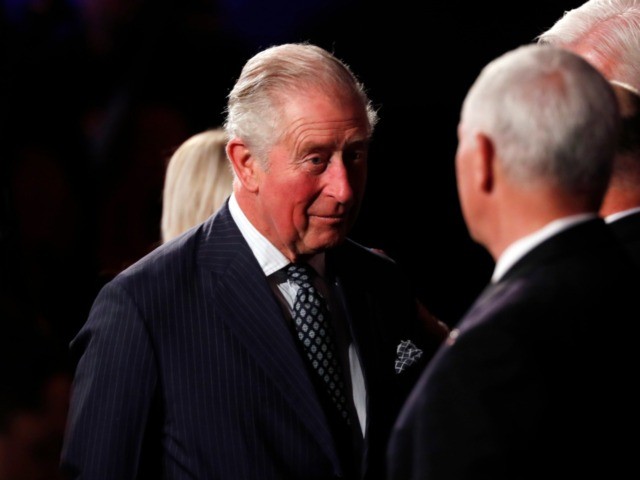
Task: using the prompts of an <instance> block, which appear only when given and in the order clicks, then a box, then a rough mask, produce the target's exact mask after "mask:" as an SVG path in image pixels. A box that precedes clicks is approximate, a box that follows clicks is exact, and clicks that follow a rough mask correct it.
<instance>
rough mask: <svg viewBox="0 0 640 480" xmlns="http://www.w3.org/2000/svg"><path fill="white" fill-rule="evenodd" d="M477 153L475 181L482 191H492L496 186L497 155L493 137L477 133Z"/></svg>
mask: <svg viewBox="0 0 640 480" xmlns="http://www.w3.org/2000/svg"><path fill="white" fill-rule="evenodd" d="M476 145H477V150H476V152H477V155H476V157H475V165H474V172H475V181H476V185H477V186H478V187H479V188H480V190H481V191H483V192H485V193H491V192H492V191H493V189H494V188H495V180H496V170H495V168H496V166H497V164H496V157H495V146H494V144H493V141H492V140H491V138H489V137H488V136H486V135H485V134H483V133H477V134H476Z"/></svg>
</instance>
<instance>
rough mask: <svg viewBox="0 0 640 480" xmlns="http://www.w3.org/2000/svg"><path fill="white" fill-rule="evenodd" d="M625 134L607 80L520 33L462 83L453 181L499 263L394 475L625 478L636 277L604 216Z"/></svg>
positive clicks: (400, 425)
mask: <svg viewBox="0 0 640 480" xmlns="http://www.w3.org/2000/svg"><path fill="white" fill-rule="evenodd" d="M619 132H620V115H619V111H618V105H617V101H616V97H615V95H614V92H613V89H612V87H611V85H610V84H609V82H607V80H606V79H605V78H604V77H603V76H602V75H601V74H600V73H599V72H598V71H597V70H596V69H594V68H593V67H592V66H591V65H590V64H589V63H588V62H586V61H585V60H584V59H583V58H581V57H580V56H577V55H575V54H573V53H571V52H569V51H567V50H564V49H560V48H554V47H551V46H542V45H537V44H530V45H526V46H521V47H519V48H516V49H514V50H512V51H509V52H507V53H505V54H503V55H501V56H499V57H498V58H497V59H495V60H494V61H492V62H490V63H489V64H488V65H487V66H486V67H485V68H484V69H483V70H482V72H481V73H480V75H479V76H478V78H477V79H476V81H475V82H474V83H473V85H472V86H471V88H470V90H469V92H468V93H467V96H466V98H465V100H464V102H463V106H462V111H461V117H460V123H459V125H458V147H457V151H456V159H455V162H456V180H457V185H458V194H459V199H460V204H461V208H462V212H463V216H464V219H465V222H466V224H467V227H468V230H469V233H470V235H471V237H472V238H473V239H474V240H475V241H476V242H478V243H479V244H480V245H482V246H483V247H485V248H486V249H487V251H488V252H489V253H490V254H491V256H492V257H493V258H494V260H495V261H496V264H495V270H494V273H493V276H492V278H491V283H490V284H489V285H488V286H487V288H486V289H485V290H484V291H483V292H482V293H481V294H480V296H479V297H478V299H477V300H476V301H475V302H474V304H473V305H472V306H471V308H470V309H469V311H468V312H467V313H466V314H465V315H464V316H463V317H462V319H461V320H460V322H459V323H458V324H457V325H456V326H455V328H454V329H452V331H451V334H450V335H449V338H448V339H447V340H446V341H445V342H444V343H443V345H442V346H441V347H440V349H439V350H438V352H437V353H436V354H435V356H434V358H433V359H432V361H431V362H430V363H429V365H428V366H427V367H426V369H425V371H424V372H423V374H422V376H421V378H420V379H419V381H418V383H417V385H416V387H415V388H414V389H413V391H412V392H411V394H410V396H409V398H408V400H407V402H406V403H405V406H404V407H403V408H402V410H401V413H400V414H399V417H398V419H397V422H396V424H395V426H394V429H393V431H392V435H391V439H390V442H389V447H388V451H387V454H388V465H389V470H388V474H389V475H388V478H389V479H391V480H400V479H414V480H415V479H430V480H442V479H451V480H454V479H455V480H459V479H462V478H474V479H485V478H486V479H488V478H491V479H494V480H500V479H505V480H506V479H510V480H511V479H514V478H517V479H540V478H548V477H553V478H586V477H588V476H595V477H599V478H621V477H622V476H623V472H625V471H627V469H629V468H630V467H632V466H631V465H630V463H629V462H630V461H631V459H633V458H634V455H633V453H632V451H631V444H632V443H633V442H630V441H629V440H628V439H629V438H632V437H631V435H632V432H634V431H635V430H636V429H637V426H638V422H637V413H635V412H636V410H637V403H636V402H637V396H635V397H634V395H635V394H634V393H633V391H634V390H635V388H631V387H632V386H633V385H632V384H633V382H632V381H631V379H632V378H635V375H634V372H635V370H636V369H637V358H636V355H635V354H633V353H632V352H633V351H634V350H635V349H634V348H633V346H632V343H631V342H632V341H633V342H635V337H634V336H633V335H629V332H630V331H631V330H632V329H635V326H634V324H635V323H636V321H637V314H636V309H635V308H634V307H633V305H634V304H635V303H636V297H637V292H638V291H640V290H639V288H640V283H639V280H638V275H637V273H636V269H635V268H634V267H633V265H632V263H631V262H630V259H629V257H628V255H627V254H626V252H625V251H624V249H623V248H622V247H621V245H620V244H619V243H618V242H617V241H616V240H615V238H614V237H613V235H612V234H611V231H610V230H609V229H608V228H607V227H606V225H605V223H604V221H603V220H602V219H601V218H600V217H599V216H598V209H599V208H600V205H601V203H602V199H603V197H604V192H605V189H606V186H607V183H608V179H609V175H610V171H611V165H612V160H613V156H614V153H615V149H616V145H617V141H618V134H619ZM632 357H633V358H632ZM618 429H619V430H618ZM625 442H626V443H625Z"/></svg>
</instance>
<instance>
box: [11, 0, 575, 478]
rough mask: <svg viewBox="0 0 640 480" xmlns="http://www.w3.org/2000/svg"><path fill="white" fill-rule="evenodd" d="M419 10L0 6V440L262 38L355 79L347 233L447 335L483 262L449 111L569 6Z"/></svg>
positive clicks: (149, 238)
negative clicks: (364, 163)
mask: <svg viewBox="0 0 640 480" xmlns="http://www.w3.org/2000/svg"><path fill="white" fill-rule="evenodd" d="M433 3H436V2H432V3H429V2H427V3H423V2H409V1H404V0H396V1H394V2H365V1H363V0H344V1H337V0H336V1H332V0H313V1H312V0H307V1H296V0H271V1H268V0H244V1H239V0H235V1H233V0H218V1H215V0H174V1H168V0H38V1H36V0H2V2H1V3H0V4H1V5H2V7H3V8H2V12H1V14H0V15H1V16H0V42H1V43H0V46H1V49H2V50H1V55H2V57H1V65H2V68H1V70H0V72H1V75H0V107H1V108H0V142H1V143H0V146H1V150H0V180H1V184H0V187H1V189H2V190H1V192H2V197H1V202H2V203H1V204H0V206H1V209H0V248H1V250H0V287H1V289H0V326H1V330H0V352H1V355H2V357H1V358H0V364H2V366H3V370H2V379H3V381H2V382H1V383H2V384H3V386H2V392H1V393H2V395H1V396H0V435H2V434H3V433H2V432H6V431H7V429H9V427H8V423H9V420H10V419H11V418H12V417H11V415H12V412H15V411H16V409H18V408H22V409H25V408H27V409H31V410H33V411H41V410H42V408H43V405H42V403H43V400H42V396H43V393H42V392H43V382H44V381H45V380H44V379H46V378H49V375H51V374H52V373H55V372H60V371H62V372H68V368H69V364H68V359H67V356H66V355H67V346H68V342H69V340H70V339H71V338H72V336H73V334H75V332H76V331H77V330H78V328H79V327H80V326H81V325H82V323H83V322H84V321H85V320H86V317H87V314H88V310H89V308H90V305H91V303H92V301H93V299H94V297H95V295H96V293H97V290H98V289H99V288H100V286H101V285H102V284H103V283H104V282H105V281H106V280H108V279H109V278H111V277H112V276H113V275H114V274H116V273H117V272H118V271H120V270H121V269H123V268H124V267H126V266H127V265H129V264H130V263H132V262H133V261H135V260H137V259H138V258H140V257H141V256H142V255H144V254H145V253H147V252H148V251H150V250H151V249H152V248H154V247H155V246H157V245H158V244H159V238H160V229H159V225H160V212H161V195H162V182H163V177H164V168H165V166H166V162H167V160H168V158H169V156H170V155H171V153H172V152H173V150H174V149H175V148H176V147H177V146H178V145H179V144H180V143H181V142H182V141H184V140H185V139H186V138H187V137H189V136H190V135H192V134H194V133H196V132H199V131H201V130H204V129H206V128H209V127H213V126H218V125H220V124H221V123H222V121H223V109H224V105H225V100H226V98H225V97H226V94H227V93H228V91H229V89H230V88H231V87H232V85H233V82H234V80H235V78H236V77H237V75H238V74H239V72H240V69H241V67H242V65H243V64H244V62H245V61H246V60H247V59H248V58H249V57H250V56H251V55H253V54H254V53H256V52H257V51H258V50H260V49H262V48H264V47H267V46H270V45H272V44H275V43H281V42H287V41H311V42H313V43H317V44H319V45H321V46H323V47H325V48H327V49H329V50H332V51H333V52H334V53H335V54H336V55H337V56H338V57H340V58H342V59H343V60H344V61H346V63H348V64H349V65H350V66H351V67H352V68H353V70H354V72H355V73H356V74H357V75H358V76H359V78H360V79H361V80H362V81H363V82H364V84H365V85H366V86H367V89H368V91H369V94H370V97H371V98H372V99H373V101H374V103H375V105H376V106H377V107H378V108H379V113H380V117H381V121H380V123H379V125H378V128H377V131H376V134H375V138H374V142H373V145H372V150H371V155H370V162H371V163H370V177H369V186H368V192H367V198H366V200H365V204H364V206H363V211H362V214H361V217H360V220H359V222H358V224H357V225H356V228H355V230H354V231H353V235H352V237H353V238H354V239H355V240H357V241H359V242H361V243H363V244H366V245H369V246H373V247H377V248H381V249H384V250H385V251H386V252H387V253H388V254H389V255H390V256H392V257H393V258H395V259H396V260H397V261H398V262H399V263H400V264H401V265H402V266H403V267H404V268H406V270H407V272H408V274H409V275H410V276H411V277H412V278H413V279H414V280H415V283H416V288H417V294H418V296H419V297H420V298H421V299H422V301H423V302H424V303H425V305H426V306H427V307H428V308H429V309H430V310H431V311H432V312H433V313H435V314H436V315H437V316H439V317H440V318H441V319H443V320H444V321H445V322H447V323H448V324H449V325H453V324H455V322H456V321H457V319H458V318H459V317H460V315H461V314H462V313H464V311H465V310H466V309H467V308H468V306H469V305H470V303H471V302H472V300H473V299H474V298H475V296H476V295H477V294H478V293H479V292H480V290H481V289H482V288H483V287H484V285H485V283H486V282H487V281H488V279H489V276H490V274H491V271H492V268H493V261H492V260H491V259H490V257H489V256H488V254H487V253H486V252H485V251H484V250H483V249H482V248H481V247H480V246H478V245H476V244H475V243H473V242H472V241H471V239H470V238H469V236H468V233H467V230H466V228H465V226H464V223H463V220H462V217H461V213H460V210H459V205H458V199H457V192H456V188H455V177H454V168H453V159H454V153H455V147H456V124H457V121H458V114H459V109H460V105H461V102H462V100H463V98H464V95H465V94H466V91H467V89H468V88H469V86H470V85H471V83H472V82H473V80H474V79H475V77H476V76H477V74H478V73H479V71H480V69H481V68H482V67H483V66H484V65H485V64H486V63H487V62H489V61H490V60H492V59H493V58H495V57H496V56H498V55H500V54H501V53H503V52H505V51H507V50H510V49H512V48H515V47H517V46H519V45H520V44H524V43H529V42H531V41H533V40H534V38H535V36H536V35H537V34H539V33H541V32H542V31H543V30H545V29H546V28H548V27H550V26H551V25H552V24H553V22H554V21H555V20H556V19H557V18H559V17H560V16H561V15H562V13H563V12H564V11H565V10H568V9H571V8H574V7H576V6H578V5H579V4H581V3H582V2H581V1H580V0H575V1H560V0H547V1H542V0H538V1H536V2H534V3H533V4H528V5H523V6H516V5H515V4H514V3H512V2H497V1H496V2H491V1H487V2H473V3H472V4H471V5H469V4H467V2H464V3H463V2H449V3H447V5H446V6H437V7H434V6H431V5H432V4H433ZM438 3H441V2H438ZM418 5H419V6H418ZM63 390H64V388H63ZM38 409H39V410H38ZM1 470H2V452H1V451H0V480H1ZM25 478H26V477H25ZM29 478H36V477H29Z"/></svg>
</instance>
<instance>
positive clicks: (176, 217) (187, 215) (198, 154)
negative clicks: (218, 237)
mask: <svg viewBox="0 0 640 480" xmlns="http://www.w3.org/2000/svg"><path fill="white" fill-rule="evenodd" d="M226 146H227V134H226V132H225V130H224V128H212V129H209V130H205V131H204V132H200V133H197V134H195V135H193V136H191V137H189V138H188V139H187V140H185V142H184V143H182V144H181V145H180V146H179V147H178V148H177V149H176V151H175V152H174V153H173V155H172V156H171V158H170V159H169V163H168V164H167V170H166V174H165V179H164V188H163V192H162V218H161V233H162V242H163V243H164V242H167V241H169V240H171V239H173V238H175V237H177V236H178V235H180V234H181V233H183V232H184V231H186V230H188V229H189V228H191V227H193V226H195V225H198V224H200V223H202V222H203V221H205V220H206V219H207V218H209V216H210V215H212V214H213V213H214V212H216V211H217V210H218V209H219V208H220V207H221V206H222V205H223V204H224V203H225V201H226V200H227V197H229V195H231V191H232V183H233V171H232V170H231V166H230V164H229V162H228V160H227V153H226V150H225V148H226Z"/></svg>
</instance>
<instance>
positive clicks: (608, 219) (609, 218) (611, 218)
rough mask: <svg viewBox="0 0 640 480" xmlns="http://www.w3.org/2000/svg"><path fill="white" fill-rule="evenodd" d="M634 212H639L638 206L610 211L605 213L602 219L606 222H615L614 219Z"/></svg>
mask: <svg viewBox="0 0 640 480" xmlns="http://www.w3.org/2000/svg"><path fill="white" fill-rule="evenodd" d="M636 212H640V207H635V208H629V209H627V210H622V211H621V212H616V213H612V214H611V215H607V216H606V217H604V221H605V222H607V223H611V222H615V221H616V220H619V219H621V218H622V217H626V216H627V215H632V214H634V213H636Z"/></svg>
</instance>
